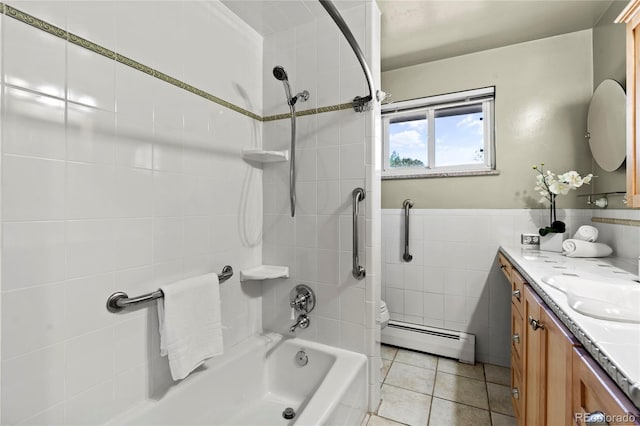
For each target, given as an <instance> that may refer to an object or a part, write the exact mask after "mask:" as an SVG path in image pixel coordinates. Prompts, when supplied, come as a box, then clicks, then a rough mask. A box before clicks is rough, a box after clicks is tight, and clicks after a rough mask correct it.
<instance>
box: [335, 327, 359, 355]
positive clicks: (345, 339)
mask: <svg viewBox="0 0 640 426" xmlns="http://www.w3.org/2000/svg"><path fill="white" fill-rule="evenodd" d="M364 334H365V329H364V326H362V325H359V324H351V323H348V322H340V346H341V347H343V348H344V349H347V350H350V351H354V352H360V353H364Z"/></svg>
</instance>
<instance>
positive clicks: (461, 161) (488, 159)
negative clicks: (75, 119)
mask: <svg viewBox="0 0 640 426" xmlns="http://www.w3.org/2000/svg"><path fill="white" fill-rule="evenodd" d="M494 97H495V88H494V87H488V88H484V89H476V90H468V91H465V92H456V93H450V94H446V95H439V96H432V97H428V98H421V99H412V100H409V101H402V102H396V103H392V104H387V105H383V106H382V125H383V133H382V134H383V144H382V145H383V149H384V152H383V159H384V164H383V173H382V175H383V177H385V178H393V177H403V178H404V177H420V176H425V175H433V174H436V175H442V174H451V175H455V174H461V173H463V174H474V172H475V173H477V174H485V173H487V172H490V171H492V170H495V160H494V158H495V157H494V146H493V145H494V136H493V132H494V130H493V102H494Z"/></svg>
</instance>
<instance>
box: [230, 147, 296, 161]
mask: <svg viewBox="0 0 640 426" xmlns="http://www.w3.org/2000/svg"><path fill="white" fill-rule="evenodd" d="M242 158H244V159H245V160H247V161H255V162H257V163H278V162H282V161H287V160H288V159H289V151H287V150H285V151H265V150H263V149H243V150H242Z"/></svg>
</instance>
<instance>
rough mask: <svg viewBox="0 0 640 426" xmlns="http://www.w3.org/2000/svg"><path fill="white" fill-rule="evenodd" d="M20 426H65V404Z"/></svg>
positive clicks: (46, 411) (27, 420) (42, 413)
mask: <svg viewBox="0 0 640 426" xmlns="http://www.w3.org/2000/svg"><path fill="white" fill-rule="evenodd" d="M19 424H20V426H49V425H62V424H64V403H63V402H61V403H59V404H57V405H54V406H53V407H51V408H49V409H47V410H44V411H42V412H40V413H38V414H36V415H35V416H33V417H29V418H28V419H26V420H24V421H22V422H21V423H19Z"/></svg>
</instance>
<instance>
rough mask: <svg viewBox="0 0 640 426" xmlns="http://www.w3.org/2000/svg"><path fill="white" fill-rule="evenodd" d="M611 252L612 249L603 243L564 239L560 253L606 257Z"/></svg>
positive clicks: (568, 255)
mask: <svg viewBox="0 0 640 426" xmlns="http://www.w3.org/2000/svg"><path fill="white" fill-rule="evenodd" d="M611 253H613V249H612V248H611V247H609V246H608V245H606V244H603V243H590V242H588V241H583V240H575V239H570V240H564V241H563V242H562V254H564V255H565V256H567V257H606V256H609V255H610V254H611Z"/></svg>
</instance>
